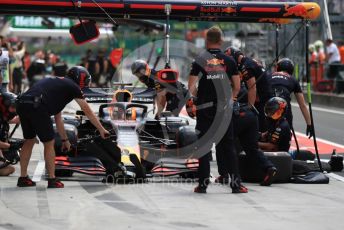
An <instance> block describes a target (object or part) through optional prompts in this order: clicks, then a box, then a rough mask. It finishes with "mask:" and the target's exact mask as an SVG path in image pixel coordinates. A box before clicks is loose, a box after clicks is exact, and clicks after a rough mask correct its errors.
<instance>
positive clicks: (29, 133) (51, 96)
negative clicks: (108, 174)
mask: <svg viewBox="0 0 344 230" xmlns="http://www.w3.org/2000/svg"><path fill="white" fill-rule="evenodd" d="M90 81H91V76H90V75H89V73H88V71H87V70H86V69H85V68H84V67H81V66H77V67H73V68H71V69H70V70H69V72H68V75H67V76H66V77H52V78H45V79H42V80H40V81H38V82H37V83H36V84H35V85H34V86H32V87H31V88H30V89H29V90H28V91H26V92H25V93H24V94H22V95H20V96H19V97H18V100H17V112H18V115H19V117H20V121H21V126H22V129H23V135H24V138H25V142H24V145H23V147H22V149H21V152H20V157H21V160H20V170H21V171H20V177H19V178H18V183H17V186H18V187H30V186H35V185H36V184H35V182H33V181H32V180H31V179H30V178H29V177H28V174H27V168H28V165H29V161H30V157H31V154H32V148H33V146H34V144H35V142H36V136H38V137H39V139H40V140H41V142H43V145H44V159H45V164H46V169H47V171H48V188H63V187H64V185H63V183H62V182H61V181H60V180H59V179H58V178H56V177H55V151H54V135H55V133H54V129H53V123H52V120H51V118H50V116H54V118H55V122H56V128H57V131H58V133H59V135H60V137H61V140H62V146H63V148H65V149H67V150H69V149H70V143H69V141H68V139H67V134H66V131H65V129H64V124H63V120H62V115H61V111H62V110H63V109H64V107H65V106H66V105H67V104H68V103H69V102H71V101H72V100H73V99H74V100H75V101H76V102H77V103H78V104H79V106H80V108H81V109H82V110H83V111H84V113H85V115H86V116H87V117H88V118H89V119H90V121H91V123H92V124H93V125H94V126H95V127H96V128H97V129H98V131H99V132H100V135H101V137H102V138H106V136H108V135H109V132H108V131H107V130H105V128H104V127H103V126H102V125H101V123H100V122H99V120H98V119H97V117H96V116H95V114H94V113H93V112H92V110H91V108H90V107H89V105H88V104H87V102H86V101H85V99H84V96H83V92H82V88H83V87H85V86H86V85H88V84H89V83H90Z"/></svg>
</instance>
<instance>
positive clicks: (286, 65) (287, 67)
mask: <svg viewBox="0 0 344 230" xmlns="http://www.w3.org/2000/svg"><path fill="white" fill-rule="evenodd" d="M277 71H278V72H281V71H283V72H286V73H288V74H290V75H292V74H293V73H294V63H293V61H292V60H290V59H289V58H282V59H281V60H279V61H278V62H277Z"/></svg>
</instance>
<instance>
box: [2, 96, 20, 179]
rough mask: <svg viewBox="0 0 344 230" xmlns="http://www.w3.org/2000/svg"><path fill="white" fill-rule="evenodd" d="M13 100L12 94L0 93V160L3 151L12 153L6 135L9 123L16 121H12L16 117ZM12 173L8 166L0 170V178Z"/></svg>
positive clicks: (12, 169) (12, 168) (10, 167)
mask: <svg viewBox="0 0 344 230" xmlns="http://www.w3.org/2000/svg"><path fill="white" fill-rule="evenodd" d="M15 100H16V96H15V95H14V94H12V93H7V92H3V93H0V157H2V158H4V155H3V151H12V150H10V148H11V144H10V143H8V133H9V129H10V126H9V123H13V122H11V121H14V120H18V119H14V118H15V117H16V115H17V114H16V112H15V111H16V109H15ZM12 119H13V120H12ZM17 122H19V120H18V121H17ZM16 154H17V153H16ZM14 171H15V168H14V167H13V166H12V165H8V166H6V167H4V168H1V169H0V176H9V175H10V174H12V173H14Z"/></svg>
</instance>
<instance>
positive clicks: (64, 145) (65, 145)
mask: <svg viewBox="0 0 344 230" xmlns="http://www.w3.org/2000/svg"><path fill="white" fill-rule="evenodd" d="M70 147H71V144H70V142H69V140H66V141H63V142H62V152H68V151H69V150H70Z"/></svg>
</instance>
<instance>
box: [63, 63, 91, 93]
mask: <svg viewBox="0 0 344 230" xmlns="http://www.w3.org/2000/svg"><path fill="white" fill-rule="evenodd" d="M67 78H69V79H71V80H73V81H74V82H75V83H76V84H78V85H79V86H80V89H83V88H87V87H89V85H90V83H91V79H92V78H91V75H90V73H89V72H88V70H87V69H86V68H85V67H83V66H74V67H72V68H70V69H69V70H68V73H67Z"/></svg>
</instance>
